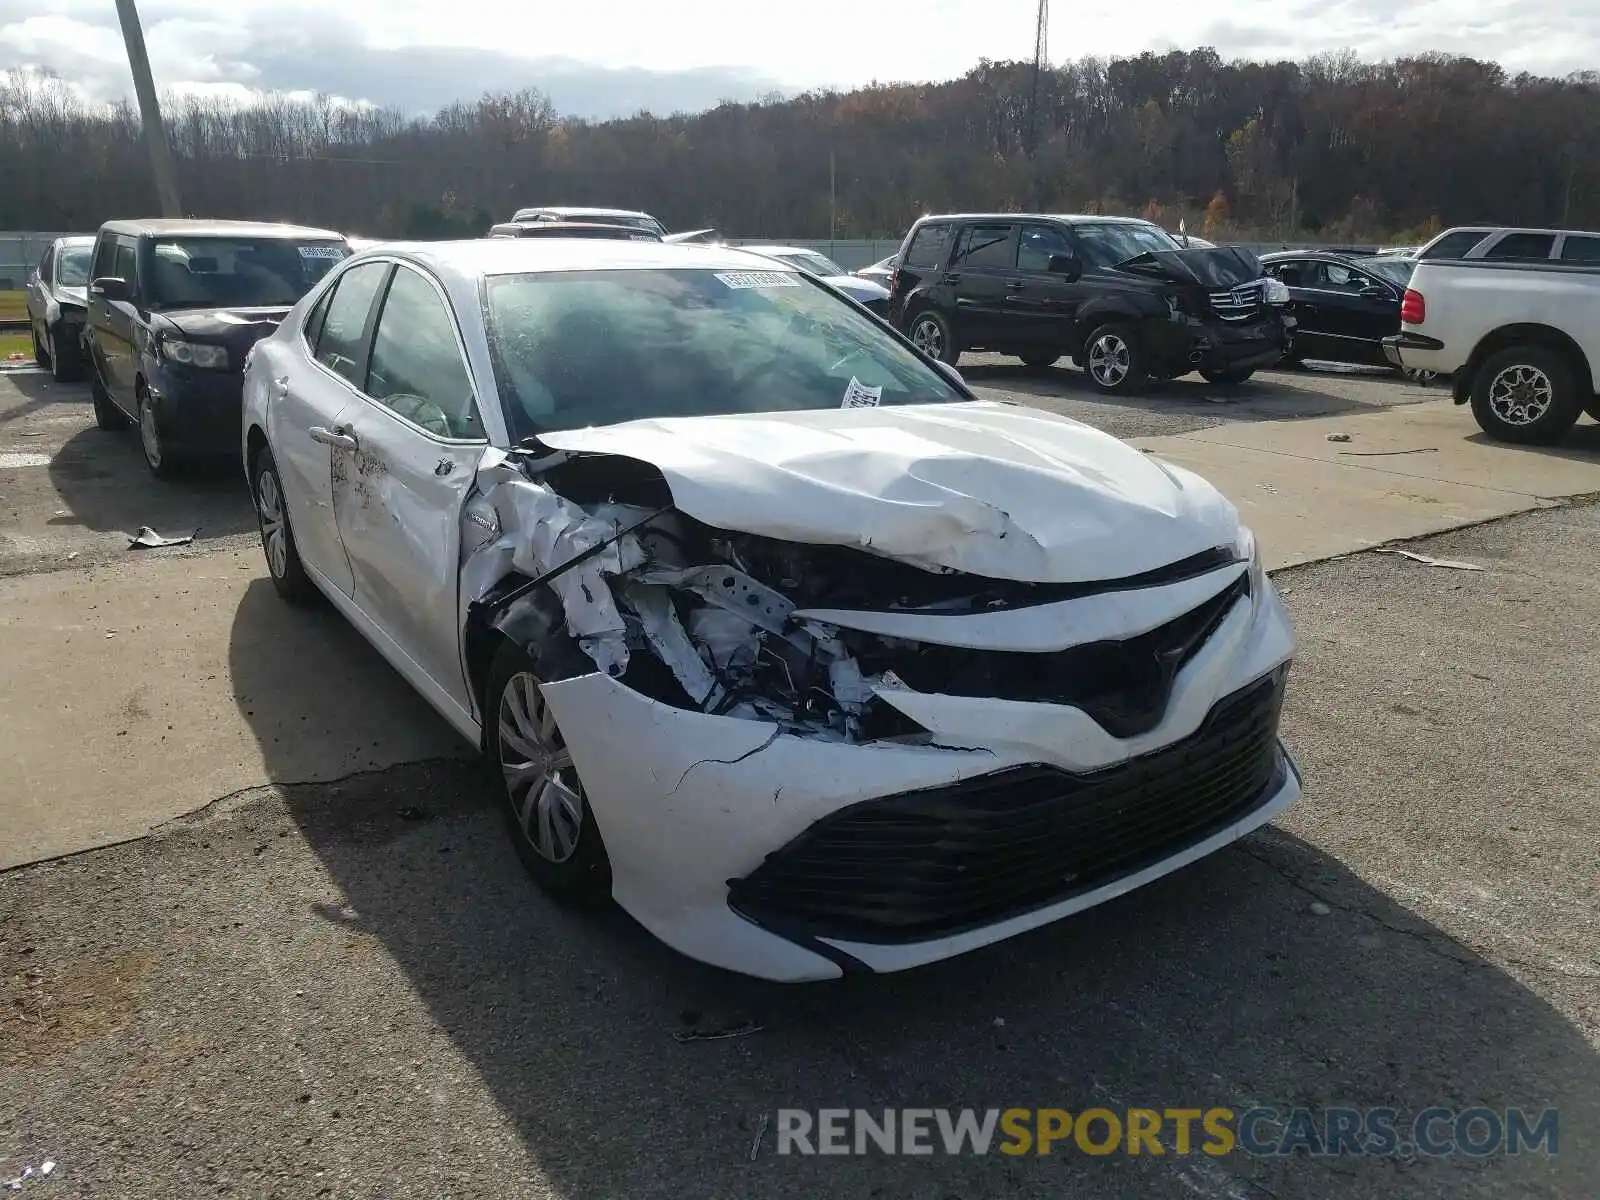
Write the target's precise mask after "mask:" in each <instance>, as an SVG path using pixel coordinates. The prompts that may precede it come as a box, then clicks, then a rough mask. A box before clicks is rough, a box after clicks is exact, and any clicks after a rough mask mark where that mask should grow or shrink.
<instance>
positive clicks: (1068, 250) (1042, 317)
mask: <svg viewBox="0 0 1600 1200" xmlns="http://www.w3.org/2000/svg"><path fill="white" fill-rule="evenodd" d="M1058 254H1065V255H1074V256H1075V255H1076V254H1077V248H1076V247H1075V246H1074V245H1073V244H1072V240H1071V238H1069V237H1068V235H1067V232H1066V230H1064V229H1062V228H1061V227H1060V226H1059V225H1051V224H1049V223H1047V222H1044V221H1039V222H1025V223H1024V224H1022V226H1021V227H1020V228H1019V229H1018V232H1017V257H1016V275H1015V278H1013V279H1012V280H1011V281H1010V283H1009V284H1008V285H1007V293H1006V298H1005V304H1006V307H1007V311H1008V312H1009V313H1010V314H1011V320H1012V324H1013V325H1014V327H1015V328H1016V330H1017V333H1018V335H1019V336H1020V337H1021V338H1023V339H1025V340H1026V342H1027V343H1028V344H1029V345H1031V346H1039V347H1049V348H1054V347H1059V346H1066V345H1069V344H1071V342H1072V340H1073V328H1072V318H1073V314H1074V313H1075V312H1077V310H1078V305H1079V304H1081V303H1082V302H1083V299H1084V296H1085V290H1084V287H1083V284H1082V283H1081V282H1077V281H1074V282H1068V281H1067V279H1066V278H1065V277H1064V276H1062V275H1053V274H1051V272H1050V259H1051V258H1052V257H1053V256H1055V255H1058Z"/></svg>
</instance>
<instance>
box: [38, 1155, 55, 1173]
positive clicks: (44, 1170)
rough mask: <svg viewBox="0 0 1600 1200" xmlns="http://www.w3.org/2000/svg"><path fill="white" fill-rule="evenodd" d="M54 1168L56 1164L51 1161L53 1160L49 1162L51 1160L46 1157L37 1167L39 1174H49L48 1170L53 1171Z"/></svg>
mask: <svg viewBox="0 0 1600 1200" xmlns="http://www.w3.org/2000/svg"><path fill="white" fill-rule="evenodd" d="M55 1169H56V1164H55V1163H53V1162H51V1161H50V1160H49V1159H48V1158H47V1159H45V1160H44V1162H43V1163H42V1164H41V1165H40V1167H39V1174H40V1175H48V1174H50V1172H51V1171H54V1170H55Z"/></svg>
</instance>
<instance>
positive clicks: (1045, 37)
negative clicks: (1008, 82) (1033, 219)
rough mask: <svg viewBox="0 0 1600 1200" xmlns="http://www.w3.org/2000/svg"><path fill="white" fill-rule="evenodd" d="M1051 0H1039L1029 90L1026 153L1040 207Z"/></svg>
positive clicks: (1034, 202)
mask: <svg viewBox="0 0 1600 1200" xmlns="http://www.w3.org/2000/svg"><path fill="white" fill-rule="evenodd" d="M1049 42H1050V0H1039V15H1038V17H1037V18H1036V19H1035V22H1034V30H1033V85H1032V87H1031V88H1030V89H1029V91H1028V141H1027V146H1026V148H1025V149H1026V154H1027V158H1028V173H1029V174H1030V175H1031V176H1032V177H1033V179H1032V182H1033V193H1034V195H1033V206H1034V207H1035V208H1040V207H1042V206H1043V204H1044V199H1043V197H1042V196H1041V195H1040V192H1041V191H1042V190H1043V184H1042V181H1041V180H1040V179H1039V167H1038V164H1037V163H1036V162H1035V161H1034V155H1035V153H1036V152H1037V151H1038V148H1039V75H1040V73H1041V72H1042V71H1043V70H1044V64H1045V62H1046V60H1047V59H1048V58H1049V56H1050V46H1049Z"/></svg>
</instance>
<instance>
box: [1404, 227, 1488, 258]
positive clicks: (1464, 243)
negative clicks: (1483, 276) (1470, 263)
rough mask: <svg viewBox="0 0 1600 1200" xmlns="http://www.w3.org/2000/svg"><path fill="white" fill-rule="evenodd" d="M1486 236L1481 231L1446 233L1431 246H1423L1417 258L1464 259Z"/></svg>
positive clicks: (1463, 230) (1484, 232) (1470, 230)
mask: <svg viewBox="0 0 1600 1200" xmlns="http://www.w3.org/2000/svg"><path fill="white" fill-rule="evenodd" d="M1487 236H1488V232H1487V231H1486V230H1483V229H1458V230H1456V231H1455V232H1454V233H1446V234H1443V235H1442V236H1440V237H1439V239H1438V240H1437V241H1435V242H1433V243H1432V244H1431V245H1428V246H1424V247H1423V249H1422V253H1420V254H1418V255H1417V257H1418V258H1445V259H1454V258H1465V257H1466V256H1467V251H1468V250H1471V249H1472V248H1473V247H1474V246H1476V245H1477V244H1478V243H1479V242H1481V241H1483V239H1484V238H1485V237H1487Z"/></svg>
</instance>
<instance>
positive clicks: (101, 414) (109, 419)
mask: <svg viewBox="0 0 1600 1200" xmlns="http://www.w3.org/2000/svg"><path fill="white" fill-rule="evenodd" d="M89 398H90V399H91V400H92V401H93V402H94V423H95V424H96V425H98V426H99V427H100V428H101V429H106V430H116V429H126V428H127V426H128V418H127V417H125V416H123V414H122V410H121V409H120V408H118V407H117V406H116V405H115V404H113V403H111V394H110V393H109V392H107V391H106V385H105V384H103V383H101V382H100V372H99V371H97V370H95V368H94V367H93V366H92V365H91V366H90V368H89Z"/></svg>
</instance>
